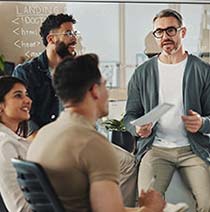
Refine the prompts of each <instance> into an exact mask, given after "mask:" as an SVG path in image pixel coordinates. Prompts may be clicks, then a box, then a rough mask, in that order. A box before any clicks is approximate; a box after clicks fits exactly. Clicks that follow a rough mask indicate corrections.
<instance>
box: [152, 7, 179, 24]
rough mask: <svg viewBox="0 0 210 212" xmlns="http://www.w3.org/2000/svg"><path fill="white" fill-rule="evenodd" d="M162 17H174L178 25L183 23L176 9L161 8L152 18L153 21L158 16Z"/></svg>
mask: <svg viewBox="0 0 210 212" xmlns="http://www.w3.org/2000/svg"><path fill="white" fill-rule="evenodd" d="M163 17H174V18H176V20H177V21H178V24H179V26H182V25H183V19H182V16H181V14H180V13H178V12H177V11H176V10H172V9H165V10H161V11H160V12H159V13H158V14H157V15H156V16H155V17H154V18H153V23H154V22H155V21H156V19H158V18H163Z"/></svg>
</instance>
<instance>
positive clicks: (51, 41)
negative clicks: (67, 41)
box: [46, 34, 55, 43]
mask: <svg viewBox="0 0 210 212" xmlns="http://www.w3.org/2000/svg"><path fill="white" fill-rule="evenodd" d="M54 37H55V36H53V35H51V34H48V35H47V37H46V39H47V43H55V39H54Z"/></svg>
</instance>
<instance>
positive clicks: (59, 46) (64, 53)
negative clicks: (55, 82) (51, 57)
mask: <svg viewBox="0 0 210 212" xmlns="http://www.w3.org/2000/svg"><path fill="white" fill-rule="evenodd" d="M68 47H69V45H66V44H65V43H64V42H57V43H56V47H55V51H56V53H57V54H58V55H59V57H60V58H61V59H64V58H65V57H68V56H71V57H75V56H76V52H75V51H73V52H69V50H68Z"/></svg>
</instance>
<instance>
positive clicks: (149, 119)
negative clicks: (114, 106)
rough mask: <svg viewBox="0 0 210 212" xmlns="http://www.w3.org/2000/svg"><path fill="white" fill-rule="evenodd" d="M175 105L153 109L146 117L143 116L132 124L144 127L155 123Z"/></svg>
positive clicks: (162, 105) (165, 105)
mask: <svg viewBox="0 0 210 212" xmlns="http://www.w3.org/2000/svg"><path fill="white" fill-rule="evenodd" d="M173 106H174V105H173V104H169V103H163V104H160V105H158V106H156V107H155V108H153V109H152V110H151V111H149V112H148V113H146V114H145V115H144V116H141V117H140V118H138V119H135V120H133V121H131V122H130V123H131V124H133V125H136V126H142V125H145V124H149V123H153V124H154V123H155V122H156V121H158V120H159V119H160V117H161V116H162V115H164V114H165V113H166V112H167V111H168V110H170V109H171V108H172V107H173Z"/></svg>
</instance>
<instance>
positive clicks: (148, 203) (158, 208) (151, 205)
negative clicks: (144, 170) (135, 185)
mask: <svg viewBox="0 0 210 212" xmlns="http://www.w3.org/2000/svg"><path fill="white" fill-rule="evenodd" d="M165 205H166V202H165V200H164V199H163V198H162V195H161V194H160V193H159V192H157V191H155V190H153V189H149V190H148V191H147V192H145V191H144V190H142V191H141V195H140V197H139V206H140V207H145V208H147V209H149V210H150V211H155V212H163V209H164V208H165Z"/></svg>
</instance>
